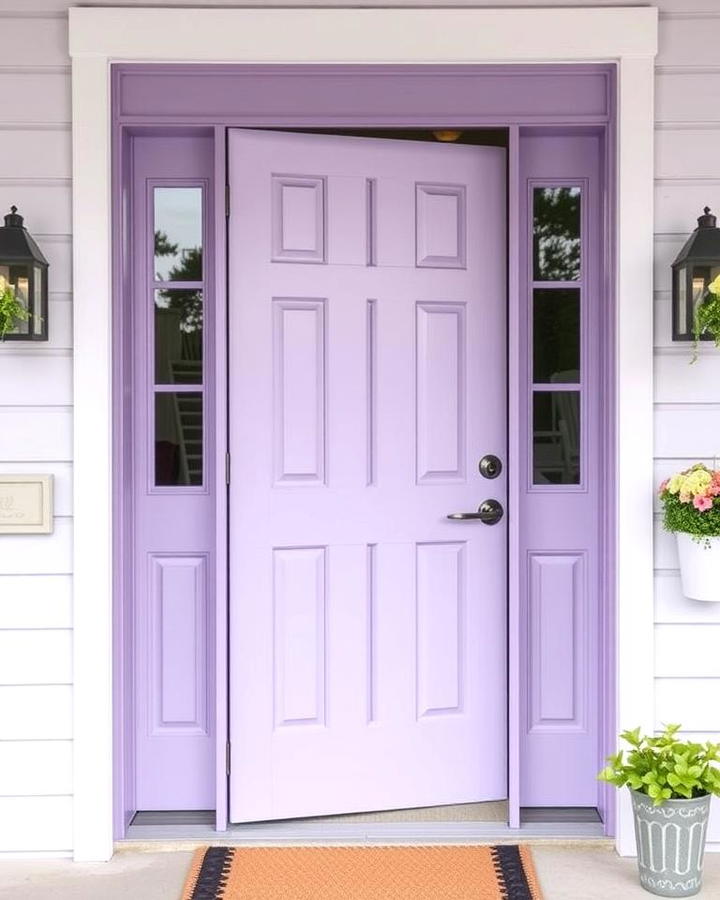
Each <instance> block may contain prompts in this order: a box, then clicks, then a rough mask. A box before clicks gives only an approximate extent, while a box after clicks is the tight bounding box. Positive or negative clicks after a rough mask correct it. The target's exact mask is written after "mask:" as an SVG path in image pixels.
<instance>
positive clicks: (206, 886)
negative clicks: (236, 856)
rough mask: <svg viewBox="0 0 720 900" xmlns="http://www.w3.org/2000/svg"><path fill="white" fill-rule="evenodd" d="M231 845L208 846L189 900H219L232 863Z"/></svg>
mask: <svg viewBox="0 0 720 900" xmlns="http://www.w3.org/2000/svg"><path fill="white" fill-rule="evenodd" d="M234 852H235V851H234V849H233V848H232V847H208V848H207V850H206V851H205V856H204V857H203V861H202V865H201V866H200V872H199V874H198V879H197V882H196V884H195V889H194V890H193V892H192V894H191V895H190V896H191V900H221V898H222V895H223V891H224V890H225V888H226V887H227V882H228V877H229V875H230V866H231V865H232V860H233V853H234Z"/></svg>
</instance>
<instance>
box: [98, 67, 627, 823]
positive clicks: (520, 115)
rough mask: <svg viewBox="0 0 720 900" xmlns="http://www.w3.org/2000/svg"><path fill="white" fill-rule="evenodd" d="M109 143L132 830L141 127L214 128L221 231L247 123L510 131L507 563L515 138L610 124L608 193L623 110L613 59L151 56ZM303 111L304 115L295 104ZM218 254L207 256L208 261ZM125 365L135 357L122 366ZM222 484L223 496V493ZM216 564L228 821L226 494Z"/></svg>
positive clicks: (513, 382)
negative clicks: (128, 291) (131, 417)
mask: <svg viewBox="0 0 720 900" xmlns="http://www.w3.org/2000/svg"><path fill="white" fill-rule="evenodd" d="M111 84H112V128H113V133H112V148H113V160H112V166H113V229H114V233H115V234H116V235H122V240H120V241H117V242H116V244H115V250H114V254H113V268H114V271H113V289H114V290H113V293H114V312H113V325H114V335H113V345H114V360H115V362H114V371H113V378H114V397H115V410H116V422H115V424H116V428H115V448H116V450H115V452H116V460H117V463H118V465H117V466H116V468H115V491H114V496H115V510H114V522H115V529H114V535H115V539H114V544H115V546H114V557H115V562H114V565H115V570H114V587H115V606H114V622H115V634H114V644H115V648H114V649H115V656H114V675H115V690H116V703H115V709H114V729H115V731H114V733H115V753H116V760H117V763H116V769H115V832H116V836H117V837H122V836H123V835H124V832H125V827H126V824H127V821H128V813H129V812H131V810H132V802H131V799H130V792H129V790H128V786H129V785H130V784H131V782H132V779H133V773H132V750H131V747H130V746H129V744H128V731H129V729H127V728H125V727H124V721H125V718H126V717H127V715H128V690H127V687H128V684H127V679H128V673H129V671H130V669H131V667H130V666H129V665H128V662H129V661H128V658H127V655H126V654H127V652H128V646H129V641H128V640H127V638H128V637H130V638H131V626H130V625H129V618H128V603H127V601H126V590H127V587H126V586H127V585H128V584H131V578H129V573H128V566H130V565H131V564H132V562H131V560H130V558H129V554H128V553H127V546H128V542H127V534H128V528H129V521H130V519H129V515H130V510H129V502H128V498H127V497H126V494H125V492H124V491H125V488H124V485H125V484H126V478H127V472H128V468H127V465H128V464H127V460H126V459H125V456H124V452H123V447H126V446H127V442H123V441H122V437H123V435H124V434H125V431H124V429H125V428H126V427H127V420H128V410H127V403H128V399H127V398H126V397H124V396H123V391H122V385H123V379H124V371H125V368H126V360H127V354H128V352H129V348H128V341H129V331H130V329H129V328H128V327H127V323H126V322H125V321H124V315H123V308H122V303H121V302H120V298H122V297H123V294H124V291H125V286H126V284H127V283H128V251H127V243H128V242H127V233H128V228H129V223H128V217H127V205H126V197H127V187H128V183H129V179H131V178H132V172H131V166H130V164H129V152H128V140H129V135H130V134H132V133H133V132H138V131H139V130H140V131H142V132H143V133H158V134H165V135H167V134H168V133H172V132H175V133H178V130H181V131H182V133H184V134H187V133H192V132H194V131H196V130H197V131H204V133H207V130H208V128H210V129H212V132H213V136H214V145H215V151H214V152H215V175H216V177H215V180H214V185H213V186H212V190H213V191H214V196H215V201H216V202H215V229H216V233H217V234H224V229H225V222H224V193H225V183H224V177H223V178H220V177H219V174H220V173H224V172H225V132H226V128H227V127H229V126H237V127H243V126H244V127H256V128H257V127H317V128H349V127H355V128H362V127H381V126H382V127H417V128H424V127H441V126H444V127H448V126H459V127H495V128H498V127H501V128H507V129H508V141H509V149H508V163H509V191H508V205H509V208H508V222H509V241H508V248H509V249H508V286H509V291H508V296H509V317H508V321H509V346H508V366H509V372H508V375H509V378H508V385H509V388H508V390H509V396H508V426H509V459H508V465H509V472H510V478H509V506H510V513H511V515H510V526H509V559H510V560H512V559H513V558H516V559H517V558H518V557H519V546H520V541H519V531H518V527H519V526H518V520H519V516H518V515H517V512H518V510H519V502H520V498H521V480H520V472H521V471H522V469H521V466H522V461H523V457H524V452H525V448H524V446H521V444H520V439H519V435H520V429H519V427H518V425H519V422H520V417H521V416H522V415H523V414H524V399H523V396H522V391H523V387H524V386H523V385H522V384H521V383H520V378H519V363H520V353H521V347H520V342H519V337H518V336H519V334H520V329H521V328H522V322H523V315H522V311H521V308H520V302H519V301H520V292H519V258H520V253H519V240H520V227H521V226H520V220H519V219H520V207H521V197H520V186H519V175H518V173H519V155H518V154H519V141H520V129H521V128H522V127H523V126H535V127H537V126H542V127H546V128H562V129H566V130H567V129H569V128H577V127H583V126H592V127H594V128H600V129H602V130H604V132H605V146H606V148H607V149H608V152H607V153H606V171H605V173H604V175H605V179H606V189H605V191H604V194H605V196H606V197H607V198H610V197H611V195H612V191H611V190H610V186H611V185H612V184H613V183H614V166H615V162H614V154H613V148H614V140H613V136H614V118H615V99H614V98H615V70H614V66H612V65H577V66H575V65H572V66H571V65H567V66H549V65H543V66H528V65H523V66H498V65H495V66H483V65H422V66H412V65H392V66H391V65H368V66H364V65H344V66H339V65H338V66H335V65H322V66H315V65H307V64H303V65H236V66H229V65H204V64H195V65H163V64H159V65H145V64H137V65H134V64H119V65H115V66H113V67H112V74H111ZM298 109H302V110H303V112H302V113H299V112H298ZM606 202H607V203H608V204H610V205H609V206H608V209H607V213H608V215H607V216H606V220H605V241H604V244H605V246H606V248H608V250H607V251H606V252H607V253H608V254H609V255H610V259H612V254H613V250H612V246H613V245H612V240H611V237H612V235H613V233H614V210H613V209H612V205H611V201H610V200H607V201H606ZM214 256H215V259H214V271H215V283H216V290H217V294H216V296H217V297H218V298H220V297H225V296H226V282H225V247H224V245H223V244H222V242H218V245H217V246H216V248H215V254H214ZM209 258H210V256H209V255H208V259H209ZM610 272H612V268H611V269H609V270H608V280H607V285H606V297H607V299H608V302H607V304H606V305H605V316H604V318H605V322H604V325H605V338H604V340H605V342H606V344H607V346H606V347H605V353H604V360H603V370H604V378H603V395H604V397H606V398H607V409H606V411H605V422H606V425H607V428H606V429H605V434H606V445H607V448H608V455H607V459H608V465H609V466H612V455H610V453H609V451H610V449H611V448H613V450H614V440H613V436H612V427H613V423H614V421H615V416H614V408H613V405H612V404H613V401H612V398H613V397H614V376H613V372H614V367H613V365H612V360H613V353H614V349H613V323H614V312H615V308H614V298H613V283H614V282H613V279H612V278H611V276H610ZM226 336H227V322H226V308H225V304H224V303H220V302H218V303H216V317H215V343H216V347H217V352H216V358H215V361H214V362H215V364H214V375H215V383H216V398H217V400H216V409H215V418H216V426H215V440H214V448H213V452H214V457H215V466H214V469H215V471H216V472H217V473H224V470H225V450H226V446H227V391H226V363H227V359H226V355H227V348H226ZM123 360H125V362H123ZM611 475H612V471H608V472H606V477H605V478H604V483H605V485H606V486H607V488H606V497H605V502H606V504H607V506H606V508H607V509H608V511H609V512H611V511H612V503H613V485H614V482H613V480H612V477H608V476H611ZM220 480H221V479H220V478H219V477H218V478H217V479H216V484H215V489H216V490H217V491H218V497H220V496H221V492H222V491H223V490H224V479H222V484H221V483H220ZM216 540H217V545H216V546H217V554H216V557H217V567H216V572H215V578H216V584H217V590H216V616H215V618H216V623H217V625H216V634H215V636H214V638H215V640H214V646H215V654H216V656H215V667H216V673H217V678H216V685H217V694H216V698H215V710H216V726H217V728H216V733H217V747H216V785H217V805H216V826H217V828H218V829H219V830H220V829H223V828H225V827H226V825H227V779H226V774H225V747H226V741H227V634H226V624H227V578H226V542H227V506H226V504H223V503H220V502H219V503H218V515H217V517H216ZM603 559H604V560H605V562H606V567H607V573H608V574H607V577H606V578H605V583H604V586H603V587H604V590H603V595H604V596H605V597H606V603H605V605H604V608H605V612H604V616H605V622H604V627H603V645H604V650H603V654H602V659H603V690H602V696H603V710H602V721H603V723H605V727H604V728H603V734H604V740H603V743H604V745H605V746H604V748H602V750H601V752H603V751H604V750H605V749H608V747H609V746H610V741H611V740H612V739H614V735H612V736H611V731H612V730H614V729H613V725H614V722H615V709H614V702H615V701H614V697H615V674H614V664H613V659H612V652H613V649H612V648H613V647H614V604H615V598H614V579H613V577H612V572H613V569H614V539H613V535H612V534H608V535H607V536H606V544H605V548H604V554H603ZM518 573H519V568H518V567H517V566H513V565H510V566H509V576H510V577H509V582H508V583H509V598H508V602H509V616H508V642H509V673H508V677H509V685H508V696H509V722H510V733H509V742H508V748H509V749H508V768H509V781H508V783H509V800H510V816H509V818H510V825H511V826H515V827H517V826H518V825H519V772H520V741H519V716H520V710H519V699H518V698H519V691H520V666H519V659H520V652H521V645H520V583H521V581H520V579H519V576H518ZM600 796H601V799H600V801H599V805H600V806H601V807H604V808H605V810H606V820H605V821H606V831H607V833H608V834H612V833H613V832H614V815H613V813H614V804H613V803H610V802H608V800H607V797H605V796H604V795H603V793H602V789H601V795H600Z"/></svg>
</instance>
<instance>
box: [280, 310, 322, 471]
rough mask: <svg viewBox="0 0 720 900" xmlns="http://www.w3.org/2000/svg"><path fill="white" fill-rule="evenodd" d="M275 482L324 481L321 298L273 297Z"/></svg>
mask: <svg viewBox="0 0 720 900" xmlns="http://www.w3.org/2000/svg"><path fill="white" fill-rule="evenodd" d="M273 307H274V309H273V333H274V334H273V343H274V348H273V357H274V370H275V371H274V397H273V415H274V442H275V483H276V484H280V483H282V484H297V483H306V484H307V483H310V484H322V483H323V482H324V480H325V340H326V339H325V301H324V300H294V299H284V298H283V299H275V300H274V301H273Z"/></svg>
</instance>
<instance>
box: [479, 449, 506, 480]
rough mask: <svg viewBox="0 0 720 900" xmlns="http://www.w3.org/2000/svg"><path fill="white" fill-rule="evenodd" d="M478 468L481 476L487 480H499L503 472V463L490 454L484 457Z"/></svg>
mask: <svg viewBox="0 0 720 900" xmlns="http://www.w3.org/2000/svg"><path fill="white" fill-rule="evenodd" d="M478 468H479V469H480V474H481V475H484V476H485V478H497V477H498V475H499V474H500V473H501V472H502V463H501V462H500V459H499V458H498V457H497V456H493V454H492V453H488V455H487V456H483V458H482V459H481V460H480V465H479V466H478Z"/></svg>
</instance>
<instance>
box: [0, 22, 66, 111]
mask: <svg viewBox="0 0 720 900" xmlns="http://www.w3.org/2000/svg"><path fill="white" fill-rule="evenodd" d="M7 21H8V20H7V19H3V38H5V26H6V23H7ZM9 21H11V22H12V21H13V20H12V19H11V20H9ZM9 40H10V38H8V41H9ZM0 109H2V122H3V123H4V124H5V125H6V126H7V125H11V126H12V125H27V124H41V125H49V124H52V125H67V123H68V122H70V120H71V107H70V69H69V66H67V65H66V66H64V67H62V68H59V69H44V70H43V69H32V70H28V71H22V69H20V70H18V69H14V68H10V69H7V68H5V67H4V66H0Z"/></svg>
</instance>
